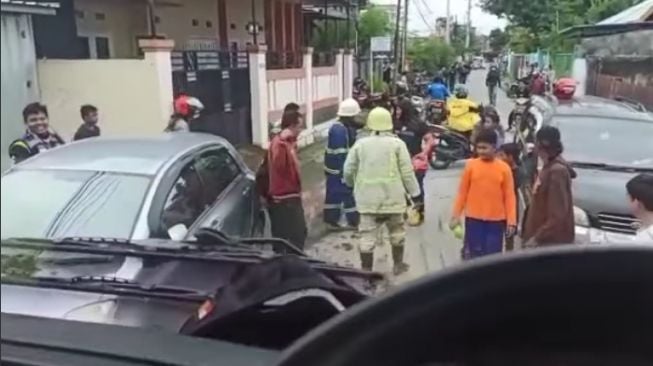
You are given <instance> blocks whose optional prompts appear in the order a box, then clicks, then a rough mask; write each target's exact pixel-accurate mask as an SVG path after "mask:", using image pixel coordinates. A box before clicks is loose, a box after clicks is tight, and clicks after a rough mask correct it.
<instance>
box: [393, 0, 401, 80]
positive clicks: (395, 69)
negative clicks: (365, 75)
mask: <svg viewBox="0 0 653 366" xmlns="http://www.w3.org/2000/svg"><path fill="white" fill-rule="evenodd" d="M400 22H401V0H397V16H396V17H395V42H394V43H395V44H394V47H395V49H394V63H395V67H394V69H393V70H392V80H391V82H392V90H393V91H394V92H396V91H397V83H396V82H397V65H398V63H399V23H400Z"/></svg>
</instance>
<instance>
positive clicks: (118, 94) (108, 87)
mask: <svg viewBox="0 0 653 366" xmlns="http://www.w3.org/2000/svg"><path fill="white" fill-rule="evenodd" d="M37 67H38V75H39V82H40V88H41V99H42V101H43V103H45V104H46V105H47V106H48V110H49V112H50V124H51V126H52V127H53V128H54V129H55V130H57V131H58V132H59V133H60V134H61V135H62V136H63V137H64V138H65V139H66V141H70V140H71V139H72V136H73V135H74V133H75V131H76V129H77V128H78V127H79V125H80V123H81V117H80V115H79V108H80V106H81V105H83V104H93V105H95V106H96V107H98V109H99V112H100V128H101V129H102V135H104V136H111V135H113V136H138V135H151V134H157V133H160V132H161V131H162V130H163V129H164V127H165V123H166V122H167V121H166V120H162V119H163V118H162V116H164V115H165V114H166V113H167V112H166V111H167V110H169V109H170V106H169V105H164V104H166V103H163V102H161V100H162V98H161V93H160V90H159V85H160V83H159V75H158V71H157V69H156V67H155V65H154V63H152V62H149V61H147V60H125V59H122V60H120V59H112V60H40V61H38V65H37Z"/></svg>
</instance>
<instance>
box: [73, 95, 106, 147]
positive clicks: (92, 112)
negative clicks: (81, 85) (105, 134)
mask: <svg viewBox="0 0 653 366" xmlns="http://www.w3.org/2000/svg"><path fill="white" fill-rule="evenodd" d="M79 113H80V114H81V116H82V121H83V123H82V125H81V126H79V128H78V129H77V132H75V136H74V137H73V140H74V141H77V140H83V139H87V138H89V137H98V136H100V127H98V125H97V124H98V110H97V107H95V106H92V105H90V104H85V105H83V106H82V107H81V108H80V109H79Z"/></svg>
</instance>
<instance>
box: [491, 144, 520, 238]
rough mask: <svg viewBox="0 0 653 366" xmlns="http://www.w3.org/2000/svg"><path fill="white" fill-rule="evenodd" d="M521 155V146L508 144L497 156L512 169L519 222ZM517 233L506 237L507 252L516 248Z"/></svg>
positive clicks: (504, 145)
mask: <svg viewBox="0 0 653 366" xmlns="http://www.w3.org/2000/svg"><path fill="white" fill-rule="evenodd" d="M520 153H521V150H520V149H519V145H518V144H516V143H508V144H503V145H501V147H500V148H499V153H498V154H497V157H498V158H499V159H501V160H503V161H505V162H506V164H508V166H509V167H510V170H511V171H512V181H513V186H514V188H515V203H516V204H515V209H516V211H515V212H516V217H517V221H519V202H517V200H516V198H517V197H518V191H519V187H520V184H521V181H522V177H521V176H520V171H519V154H520ZM515 234H516V232H515V233H513V235H506V251H511V250H513V249H514V247H515V244H514V243H515Z"/></svg>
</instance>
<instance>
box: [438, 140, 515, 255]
mask: <svg viewBox="0 0 653 366" xmlns="http://www.w3.org/2000/svg"><path fill="white" fill-rule="evenodd" d="M496 144H497V134H496V132H495V131H494V130H488V129H483V130H481V131H480V132H479V133H478V136H477V137H476V142H475V147H476V152H477V154H478V158H474V159H470V160H469V161H468V162H467V165H465V170H464V171H463V175H462V178H461V180H460V186H459V188H458V195H457V197H456V201H455V205H454V209H453V215H452V217H451V222H450V226H451V227H452V228H453V227H456V226H458V225H460V217H461V216H462V215H463V214H464V216H465V238H464V244H463V252H462V257H463V259H471V258H476V257H480V256H484V255H488V254H493V253H501V252H502V251H503V238H504V236H505V235H506V234H507V235H508V236H511V235H512V234H513V233H514V232H515V229H516V227H517V226H516V224H517V213H516V208H517V204H516V197H515V190H514V182H513V177H512V171H511V168H510V166H508V164H506V163H505V162H504V161H503V160H501V159H497V158H495V152H496Z"/></svg>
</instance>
